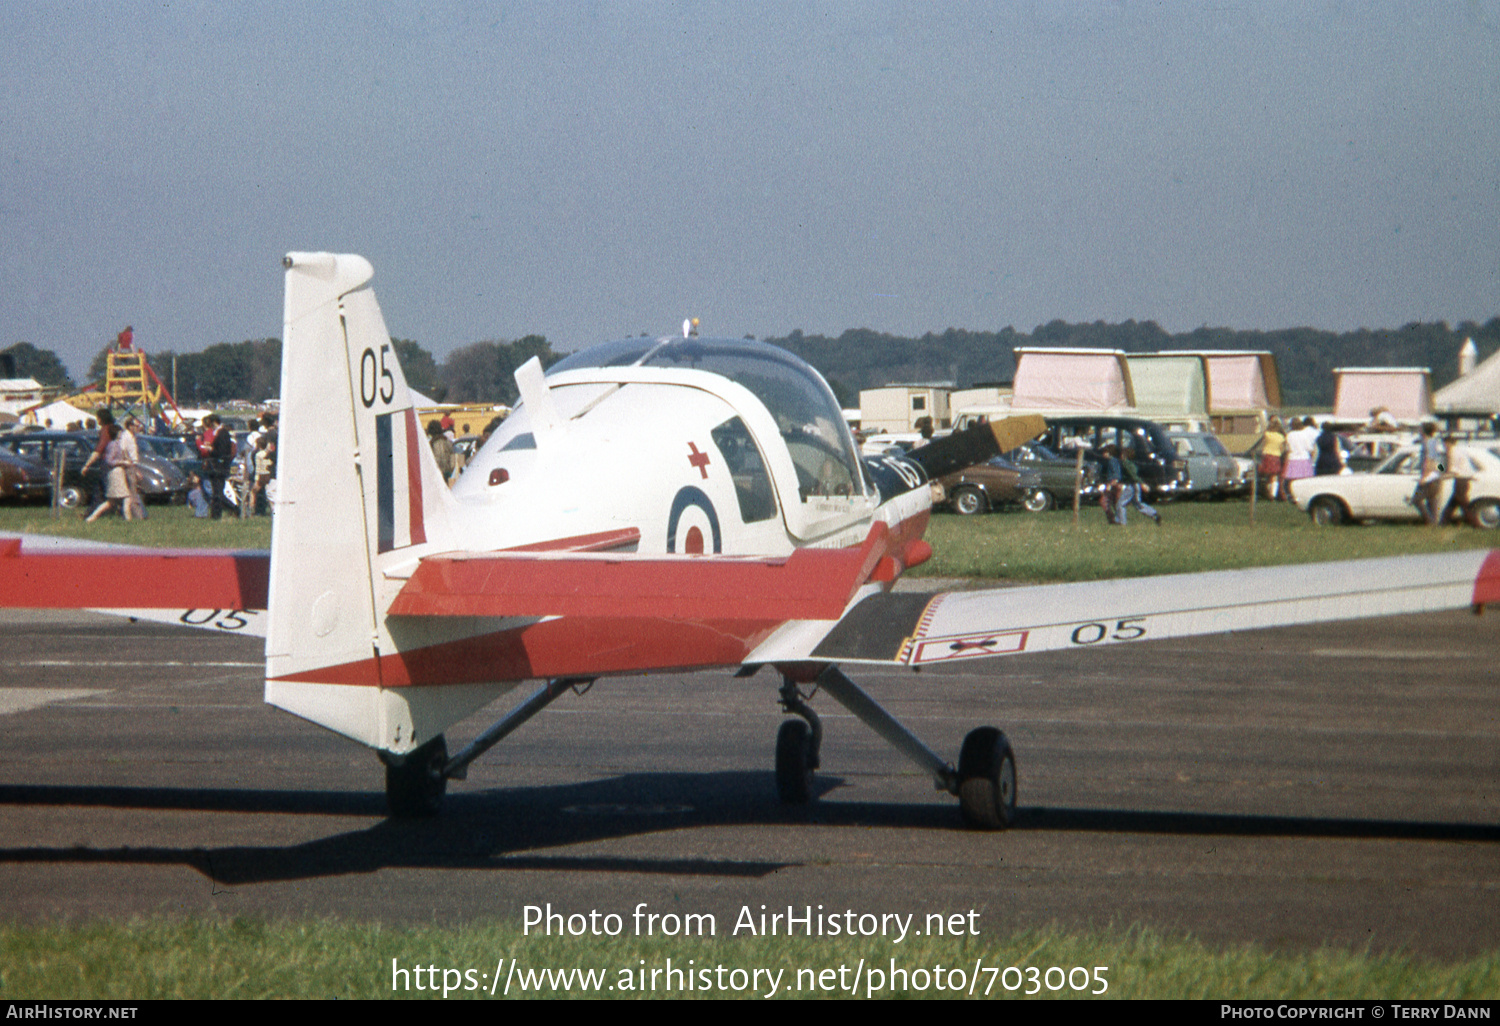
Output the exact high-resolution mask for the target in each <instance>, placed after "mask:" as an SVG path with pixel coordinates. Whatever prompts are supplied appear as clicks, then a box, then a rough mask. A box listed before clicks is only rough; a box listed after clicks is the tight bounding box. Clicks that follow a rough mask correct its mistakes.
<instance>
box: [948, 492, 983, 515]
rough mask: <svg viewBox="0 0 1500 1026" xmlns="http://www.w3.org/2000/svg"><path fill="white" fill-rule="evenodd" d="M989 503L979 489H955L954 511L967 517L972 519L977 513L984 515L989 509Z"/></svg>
mask: <svg viewBox="0 0 1500 1026" xmlns="http://www.w3.org/2000/svg"><path fill="white" fill-rule="evenodd" d="M989 505H990V504H989V503H988V502H986V501H985V498H984V493H983V492H981V491H980V490H979V489H978V488H972V487H970V486H968V485H964V486H963V487H961V488H957V489H954V492H953V511H954V512H955V513H959V514H961V515H963V516H966V517H972V516H974V515H975V514H977V513H983V512H985V510H987V509H989Z"/></svg>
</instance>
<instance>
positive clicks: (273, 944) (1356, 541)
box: [0, 502, 1500, 999]
mask: <svg viewBox="0 0 1500 1026" xmlns="http://www.w3.org/2000/svg"><path fill="white" fill-rule="evenodd" d="M1162 512H1163V514H1164V517H1165V520H1166V523H1165V525H1164V526H1162V527H1160V528H1158V527H1156V526H1155V525H1154V524H1152V523H1151V522H1150V521H1148V520H1146V519H1145V518H1142V517H1137V518H1135V519H1134V520H1133V521H1132V523H1131V524H1130V525H1129V526H1128V527H1125V528H1107V527H1106V526H1105V524H1104V522H1103V517H1102V515H1101V513H1100V512H1099V510H1098V508H1097V507H1087V508H1085V509H1084V510H1083V516H1082V518H1081V520H1080V523H1079V524H1077V525H1074V524H1073V520H1072V515H1071V513H1069V512H1066V511H1064V512H1054V513H1047V514H1042V515H1032V514H1027V513H1020V512H1015V513H1009V512H1003V513H996V514H991V515H988V516H982V517H968V518H965V517H959V516H955V515H952V514H946V513H940V514H936V515H934V517H933V521H932V526H931V528H930V529H929V531H928V535H927V537H928V538H929V540H931V541H932V543H933V546H934V548H935V549H936V552H937V555H936V556H935V557H934V558H933V559H932V560H931V561H930V562H929V563H927V564H926V565H924V566H923V567H921V568H920V569H919V570H918V571H917V572H918V573H920V574H926V575H933V576H944V577H986V578H1001V579H1011V580H1016V581H1062V580H1095V579H1100V578H1108V577H1119V576H1140V575H1144V574H1154V573H1184V572H1191V571H1195V570H1217V569H1230V568H1236V567H1247V566H1261V565H1270V564H1282V563H1300V562H1313V561H1323V560H1340V559H1356V558H1364V557H1371V556H1386V555H1397V554H1402V553H1409V552H1431V551H1445V550H1448V549H1453V548H1457V547H1478V546H1483V547H1489V546H1496V545H1500V536H1496V535H1494V534H1490V533H1486V532H1480V531H1475V530H1472V529H1469V528H1443V529H1440V530H1429V529H1427V528H1424V527H1420V526H1406V525H1372V526H1367V527H1349V528H1318V527H1315V526H1313V525H1312V524H1311V523H1310V522H1309V521H1308V519H1307V517H1306V516H1305V515H1303V514H1302V513H1300V512H1298V511H1296V510H1295V509H1293V508H1290V507H1288V506H1285V505H1276V504H1271V503H1260V504H1258V506H1257V509H1256V514H1257V521H1256V523H1254V524H1251V523H1250V521H1249V506H1248V504H1247V503H1244V502H1226V503H1183V504H1180V505H1166V506H1163V507H1162ZM0 530H3V531H24V532H35V533H43V534H64V535H69V536H73V537H80V538H93V539H97V540H100V541H109V542H122V543H133V544H144V545H155V546H173V547H213V548H220V547H231V548H266V547H268V546H269V544H270V521H269V520H268V519H251V520H245V521H241V520H237V519H226V520H222V521H218V522H212V521H206V520H195V519H193V518H192V517H191V516H189V515H188V513H187V511H186V510H185V509H183V508H182V507H170V508H168V507H153V508H152V509H151V516H150V518H149V519H148V520H147V521H146V522H144V523H130V524H127V523H124V522H123V521H119V520H111V521H107V522H100V523H97V524H91V525H90V524H84V523H83V522H82V519H81V518H80V517H79V516H77V515H76V514H73V515H65V516H64V517H62V518H61V519H57V520H54V519H52V518H51V517H50V515H49V511H48V510H46V509H45V508H37V507H8V508H0ZM393 958H394V959H397V960H398V964H399V965H400V966H401V967H407V968H410V967H413V966H416V965H422V966H427V965H436V966H438V967H439V968H440V969H443V968H448V969H458V970H460V971H462V970H467V969H473V970H474V971H475V972H476V973H477V974H489V973H493V972H494V969H495V966H496V963H497V962H498V961H499V960H501V959H505V960H506V964H509V963H510V960H517V965H518V966H522V967H525V968H526V969H528V970H539V969H551V970H602V971H603V976H601V977H596V979H598V980H600V982H601V985H602V986H605V987H607V986H608V985H609V984H610V983H616V982H619V977H618V974H619V972H620V970H621V969H622V968H634V969H639V968H640V967H641V964H642V963H641V960H642V959H644V960H645V964H646V966H647V967H655V968H662V967H664V966H665V965H666V960H667V959H668V958H671V959H672V960H673V964H674V965H677V966H681V965H683V964H685V963H686V962H687V960H688V959H692V960H694V963H695V965H698V966H703V965H714V966H718V965H724V966H727V967H730V968H744V969H755V968H760V969H764V970H770V971H773V972H774V971H775V970H776V969H781V970H783V972H784V976H783V980H784V981H785V982H784V983H783V985H782V990H781V992H780V993H779V994H778V996H780V997H786V996H796V997H809V996H825V997H836V996H844V997H848V996H851V995H849V994H848V993H847V992H844V993H842V995H840V993H839V992H825V991H821V990H817V989H815V988H813V987H812V985H811V982H810V981H811V980H812V979H814V977H812V976H809V975H804V976H803V977H802V979H804V980H806V981H809V985H808V987H806V988H804V989H802V990H798V989H796V986H795V984H794V982H793V981H795V980H797V979H798V970H799V969H800V970H807V969H815V970H823V969H830V968H831V969H838V968H839V967H840V966H846V967H849V969H850V970H852V968H853V967H854V966H855V964H856V963H858V962H859V961H860V959H864V960H865V961H866V964H867V965H871V966H873V965H882V966H888V965H889V962H890V959H892V958H895V959H896V960H897V963H898V965H901V966H903V967H906V968H908V969H915V968H918V967H922V966H926V967H928V968H929V970H930V968H931V967H932V966H934V965H936V964H938V963H941V964H942V965H943V966H944V967H945V968H946V969H952V968H954V967H958V966H963V967H966V968H965V972H966V973H968V972H970V969H969V968H967V967H972V966H973V965H974V964H975V962H976V960H977V961H978V962H979V963H981V964H982V965H983V966H986V967H999V968H1004V967H1007V966H1014V967H1017V968H1018V969H1021V970H1022V972H1021V974H1020V975H1019V976H1018V975H1017V974H1014V973H1012V974H1009V975H1008V976H1005V977H1003V978H1002V977H1000V976H999V975H998V974H994V973H990V974H988V975H987V976H985V977H981V978H980V979H979V983H978V986H977V990H978V991H979V992H981V993H982V991H983V990H984V988H985V984H986V982H988V983H989V985H990V990H991V994H990V995H989V997H990V998H992V999H993V998H997V997H1007V996H1008V997H1025V996H1027V995H1026V994H1025V991H1026V990H1028V989H1030V988H1031V987H1032V986H1033V984H1032V983H1031V982H1030V977H1029V976H1028V975H1027V972H1026V970H1027V969H1028V968H1029V967H1037V968H1039V969H1041V970H1045V969H1046V968H1047V967H1049V966H1060V967H1068V968H1071V967H1073V966H1085V967H1090V968H1091V967H1093V966H1109V967H1110V970H1109V972H1108V973H1107V974H1106V978H1107V980H1108V982H1109V987H1108V990H1107V992H1106V994H1105V995H1104V996H1105V997H1109V998H1271V997H1274V998H1376V997H1381V998H1396V997H1399V998H1406V999H1412V998H1477V997H1494V996H1495V995H1497V994H1500V955H1496V954H1491V955H1488V956H1485V957H1483V958H1479V959H1475V960H1471V961H1465V962H1456V963H1442V962H1434V961H1430V960H1425V959H1420V958H1415V957H1409V956H1405V955H1388V954H1370V953H1364V952H1358V951H1347V950H1333V949H1328V950H1321V951H1312V952H1272V951H1266V950H1262V949H1260V948H1256V947H1243V948H1231V949H1213V948H1211V947H1209V946H1206V945H1204V944H1201V943H1199V942H1198V941H1196V940H1194V939H1192V938H1187V937H1163V936H1161V935H1158V934H1154V933H1151V932H1149V931H1141V930H1133V929H1132V930H1123V931H1104V932H1099V933H1084V934H1079V933H1064V932H1060V931H1055V930H1045V931H1041V932H1035V931H1032V932H1026V933H1021V934H1017V935H1015V936H1010V937H983V938H979V939H977V940H974V941H971V942H968V943H964V942H960V941H955V940H946V941H945V940H943V939H940V938H926V937H924V938H913V939H911V940H909V941H907V942H906V943H905V944H903V945H900V946H895V945H891V944H889V943H887V942H873V941H867V940H860V941H848V940H830V939H800V938H799V939H796V940H788V939H786V938H769V939H768V938H740V939H732V938H722V937H721V938H720V939H718V940H712V941H709V940H661V939H656V940H637V939H635V938H630V937H619V938H613V939H607V938H606V939H598V940H594V939H586V938H566V939H559V938H551V939H546V938H536V937H531V938H527V937H523V936H521V934H520V930H519V928H518V927H517V926H516V925H515V924H489V925H479V926H470V927H465V928H459V929H439V928H426V929H397V928H390V927H383V926H379V925H368V924H353V923H339V922H327V921H302V922H271V923H267V922H261V921H255V920H245V919H235V920H222V921H220V920H213V921H198V920H189V921H185V922H184V921H168V920H161V919H154V920H149V921H137V922H130V923H114V922H96V923H87V924H79V925H58V926H33V925H24V924H11V925H7V926H0V999H17V998H22V999H32V998H48V997H50V998H178V997H181V998H223V997H234V998H262V997H311V998H323V997H339V998H379V997H392V996H398V997H411V998H431V997H434V996H441V994H438V995H435V994H434V992H433V991H432V990H431V989H426V990H422V991H418V990H416V989H415V987H413V989H411V990H410V991H401V992H399V993H395V994H393V993H392V990H391V985H390V982H391V966H392V963H391V960H392V959H393ZM1058 978H1060V977H1054V979H1058ZM450 979H451V980H454V981H456V986H457V987H458V989H456V990H454V991H453V992H452V993H451V994H450V995H449V996H450V997H455V998H456V997H470V998H472V997H489V994H488V991H487V986H488V982H487V977H486V979H485V982H484V983H483V985H477V984H476V985H471V983H472V980H471V979H470V978H467V977H463V976H462V974H461V973H460V974H459V975H458V976H454V977H450ZM473 979H475V980H477V979H478V977H477V976H476V977H474V978H473ZM928 979H929V980H930V979H931V977H930V974H929V977H928ZM952 979H953V978H952V977H950V978H949V979H948V982H949V983H951V982H952ZM571 980H572V985H571V986H570V987H563V988H555V987H552V986H550V985H544V986H542V987H541V989H540V990H535V991H527V992H526V993H525V996H578V997H582V996H586V994H587V995H588V996H594V995H596V994H598V995H600V996H606V997H608V996H641V995H640V994H639V993H638V992H636V991H631V992H622V991H619V990H615V991H610V990H604V991H602V992H601V991H595V990H587V991H585V989H584V988H583V987H582V986H580V984H579V980H578V977H576V976H573V977H571ZM868 982H869V978H868V977H866V983H867V986H868ZM1007 984H1011V985H1016V986H1017V988H1018V989H1016V990H1009V989H1007ZM1092 988H1093V985H1092V984H1091V986H1090V989H1092ZM763 989H764V988H763ZM1039 989H1040V993H1039V994H1038V995H1036V996H1038V997H1048V998H1056V997H1084V996H1086V995H1085V994H1083V993H1079V992H1075V991H1073V990H1072V989H1070V988H1068V987H1064V988H1063V989H1061V990H1058V991H1051V990H1048V989H1047V988H1046V987H1045V986H1039ZM745 993H746V994H749V993H750V992H749V991H746V992H745ZM882 993H883V994H884V995H885V996H893V992H892V991H891V990H890V989H889V988H886V989H885V990H884V991H882ZM965 993H967V992H965ZM497 996H498V994H497ZM510 996H511V997H516V996H522V995H521V993H520V992H519V991H518V990H517V989H516V988H515V987H514V986H513V989H512V993H511V995H510ZM646 996H653V995H652V994H651V992H649V991H648V992H647V994H646ZM654 996H658V997H663V996H668V995H667V994H666V992H665V991H660V990H659V991H657V992H656V993H655V994H654ZM671 996H674V997H677V996H681V995H680V994H678V993H675V992H674V993H673V994H672V995H671ZM696 996H734V991H730V992H728V994H727V995H721V994H720V992H711V993H710V994H709V995H705V994H704V993H703V992H702V991H698V992H696ZM861 996H864V995H861ZM894 996H911V997H921V998H930V997H937V996H958V995H953V994H948V993H947V992H946V991H943V992H940V991H938V990H936V989H934V987H933V986H932V985H931V984H930V983H929V985H928V986H927V987H926V988H922V987H918V986H915V985H909V986H908V987H907V988H906V989H905V990H904V991H902V990H900V989H899V988H898V989H897V990H896V991H895V992H894Z"/></svg>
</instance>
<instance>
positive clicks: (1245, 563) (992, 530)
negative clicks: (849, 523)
mask: <svg viewBox="0 0 1500 1026" xmlns="http://www.w3.org/2000/svg"><path fill="white" fill-rule="evenodd" d="M1158 509H1160V510H1161V514H1162V520H1163V523H1162V526H1160V527H1157V526H1156V525H1155V524H1153V523H1152V522H1151V521H1150V520H1148V519H1146V518H1145V517H1143V516H1140V515H1139V514H1137V515H1136V516H1134V517H1132V518H1131V520H1130V523H1129V524H1128V525H1126V526H1125V527H1109V526H1108V525H1106V524H1105V523H1104V515H1103V514H1102V513H1101V512H1100V511H1099V508H1098V506H1097V505H1095V506H1085V507H1084V509H1083V510H1082V512H1081V515H1080V517H1079V521H1078V523H1077V524H1074V523H1073V515H1072V511H1071V510H1064V511H1054V512H1050V513H1041V514H1032V513H1025V512H1020V511H1017V512H1009V511H1002V512H999V513H991V514H988V515H986V516H975V517H961V516H957V515H955V514H952V513H934V514H933V516H932V523H931V525H930V526H929V527H928V529H927V536H926V537H927V540H928V541H929V542H931V543H932V548H933V551H934V556H933V558H932V559H931V560H929V561H928V562H927V563H924V564H923V565H922V566H920V567H918V568H917V569H915V570H913V571H912V574H913V576H919V575H920V576H929V577H986V578H1003V579H1010V580H1015V581H1028V582H1033V581H1095V580H1106V579H1109V578H1112V577H1143V576H1149V575H1152V574H1181V573H1193V572H1196V571H1200V570H1237V569H1241V568H1244V567H1252V566H1281V565H1287V564H1292V563H1321V562H1330V561H1334V560H1343V559H1368V558H1373V557H1377V556H1403V555H1409V554H1411V553H1417V552H1451V551H1453V550H1454V549H1460V548H1495V547H1500V533H1496V532H1493V531H1480V530H1476V529H1474V528H1471V527H1440V528H1429V527H1426V526H1423V525H1419V524H1381V523H1376V524H1366V525H1362V526H1349V527H1318V526H1317V525H1315V524H1313V523H1312V521H1311V520H1309V519H1308V517H1307V514H1305V513H1303V512H1301V511H1300V510H1298V509H1297V508H1296V507H1295V506H1292V505H1290V504H1288V503H1272V502H1260V503H1257V504H1256V507H1255V518H1256V519H1255V523H1253V524H1252V523H1250V506H1249V503H1248V502H1183V503H1177V504H1163V505H1162V506H1160V507H1158Z"/></svg>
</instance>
